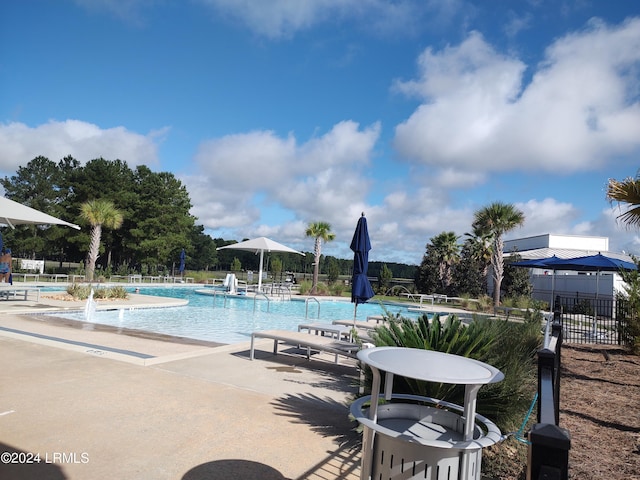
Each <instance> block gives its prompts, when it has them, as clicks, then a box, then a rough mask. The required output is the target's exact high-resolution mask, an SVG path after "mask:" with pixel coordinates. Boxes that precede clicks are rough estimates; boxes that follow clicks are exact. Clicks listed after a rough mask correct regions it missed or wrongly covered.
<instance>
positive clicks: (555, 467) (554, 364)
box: [527, 300, 571, 480]
mask: <svg viewBox="0 0 640 480" xmlns="http://www.w3.org/2000/svg"><path fill="white" fill-rule="evenodd" d="M561 349H562V310H561V308H560V304H559V301H558V300H556V304H555V308H554V312H553V323H552V324H551V336H550V338H549V339H548V341H547V340H545V344H544V346H543V347H542V348H541V349H540V350H538V423H537V424H535V425H533V427H531V430H530V431H529V441H530V445H529V452H528V462H527V480H567V479H568V478H569V449H570V448H571V437H570V435H569V432H568V431H567V430H565V429H564V428H561V427H559V426H558V424H559V421H560V366H561V361H560V359H561V356H560V352H561Z"/></svg>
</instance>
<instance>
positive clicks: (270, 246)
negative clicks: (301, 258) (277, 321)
mask: <svg viewBox="0 0 640 480" xmlns="http://www.w3.org/2000/svg"><path fill="white" fill-rule="evenodd" d="M225 248H228V249H230V250H247V251H250V252H255V253H258V252H260V271H259V273H258V291H261V290H262V263H263V261H264V252H283V253H297V254H298V255H304V253H302V252H299V251H297V250H294V249H293V248H290V247H287V246H286V245H282V244H281V243H278V242H275V241H273V240H271V239H270V238H267V237H258V238H254V239H252V240H246V241H244V242H240V243H233V244H231V245H225V246H224V247H218V248H217V250H223V249H225Z"/></svg>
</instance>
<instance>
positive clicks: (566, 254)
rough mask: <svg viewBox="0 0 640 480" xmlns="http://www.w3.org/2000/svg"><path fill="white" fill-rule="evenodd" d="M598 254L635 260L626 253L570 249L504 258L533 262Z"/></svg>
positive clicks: (541, 249)
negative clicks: (535, 260)
mask: <svg viewBox="0 0 640 480" xmlns="http://www.w3.org/2000/svg"><path fill="white" fill-rule="evenodd" d="M598 253H601V254H603V255H606V256H607V257H611V258H617V259H620V260H625V261H627V262H633V259H632V258H631V257H630V256H629V255H627V254H626V253H617V252H602V251H598V250H577V249H570V248H536V249H534V250H524V251H522V252H505V253H504V256H505V258H508V257H510V256H511V255H519V256H520V258H522V259H523V260H531V259H538V258H549V257H552V256H553V255H555V256H556V257H559V258H576V257H586V256H589V255H597V254H598Z"/></svg>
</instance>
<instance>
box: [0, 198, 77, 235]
mask: <svg viewBox="0 0 640 480" xmlns="http://www.w3.org/2000/svg"><path fill="white" fill-rule="evenodd" d="M0 224H5V225H9V226H10V227H11V228H14V227H15V225H64V226H67V227H71V228H75V229H77V230H80V227H79V226H78V225H75V224H73V223H69V222H65V221H64V220H60V219H59V218H56V217H53V216H51V215H48V214H46V213H44V212H41V211H40V210H36V209H35V208H31V207H27V206H26V205H22V204H21V203H18V202H14V201H13V200H9V199H8V198H6V197H0Z"/></svg>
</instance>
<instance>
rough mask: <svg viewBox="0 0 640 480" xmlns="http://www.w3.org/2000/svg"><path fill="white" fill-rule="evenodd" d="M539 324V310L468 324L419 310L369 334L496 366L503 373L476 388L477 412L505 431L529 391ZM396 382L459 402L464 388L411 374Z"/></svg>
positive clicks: (524, 407) (382, 343) (380, 341)
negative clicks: (508, 318)
mask: <svg viewBox="0 0 640 480" xmlns="http://www.w3.org/2000/svg"><path fill="white" fill-rule="evenodd" d="M540 326H541V316H540V315H539V312H532V313H530V314H529V317H528V318H525V321H524V322H506V321H503V320H494V319H488V318H477V319H474V320H473V321H472V322H471V323H470V324H469V325H468V326H466V325H465V324H463V323H462V322H461V321H460V320H459V319H458V318H457V316H455V315H450V316H449V317H448V318H447V319H446V320H445V322H444V323H442V322H441V321H440V318H439V316H438V315H436V316H434V318H433V320H432V321H431V322H430V321H429V319H428V318H427V317H426V316H425V315H423V316H421V317H420V318H419V319H418V320H417V321H412V320H409V319H406V318H399V319H397V320H395V321H391V322H389V323H388V324H386V325H384V326H381V327H378V328H377V329H376V330H375V333H374V334H373V339H374V342H375V344H376V346H385V345H386V346H400V347H407V348H421V349H427V350H435V351H440V352H445V353H451V354H455V355H460V356H464V357H469V358H474V359H476V360H480V361H483V362H486V363H488V364H490V365H493V366H495V367H496V368H498V369H499V370H500V371H502V373H503V374H504V377H505V378H504V380H503V381H501V382H498V383H495V384H492V385H487V386H484V387H482V388H481V389H480V392H479V394H478V413H480V414H482V415H485V416H487V417H488V418H491V419H492V420H493V421H495V422H496V424H498V426H499V427H500V428H501V429H503V431H505V430H506V431H509V430H513V429H516V427H517V426H519V425H518V422H519V421H520V422H521V421H522V417H523V416H524V414H525V413H526V411H527V409H528V407H529V405H530V403H531V400H532V398H533V396H534V391H535V362H534V358H535V352H536V350H537V349H538V348H539V346H540V335H541V334H540V331H541V329H540ZM396 381H397V382H398V383H397V387H398V391H401V390H404V391H406V392H407V393H413V394H416V395H423V396H429V397H434V398H438V399H442V400H447V401H449V402H452V403H456V404H459V405H461V404H462V403H464V389H463V388H462V387H460V386H455V385H449V384H434V383H425V382H418V381H415V380H410V379H404V385H403V380H401V379H397V380H396ZM394 391H396V387H395V386H394Z"/></svg>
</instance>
